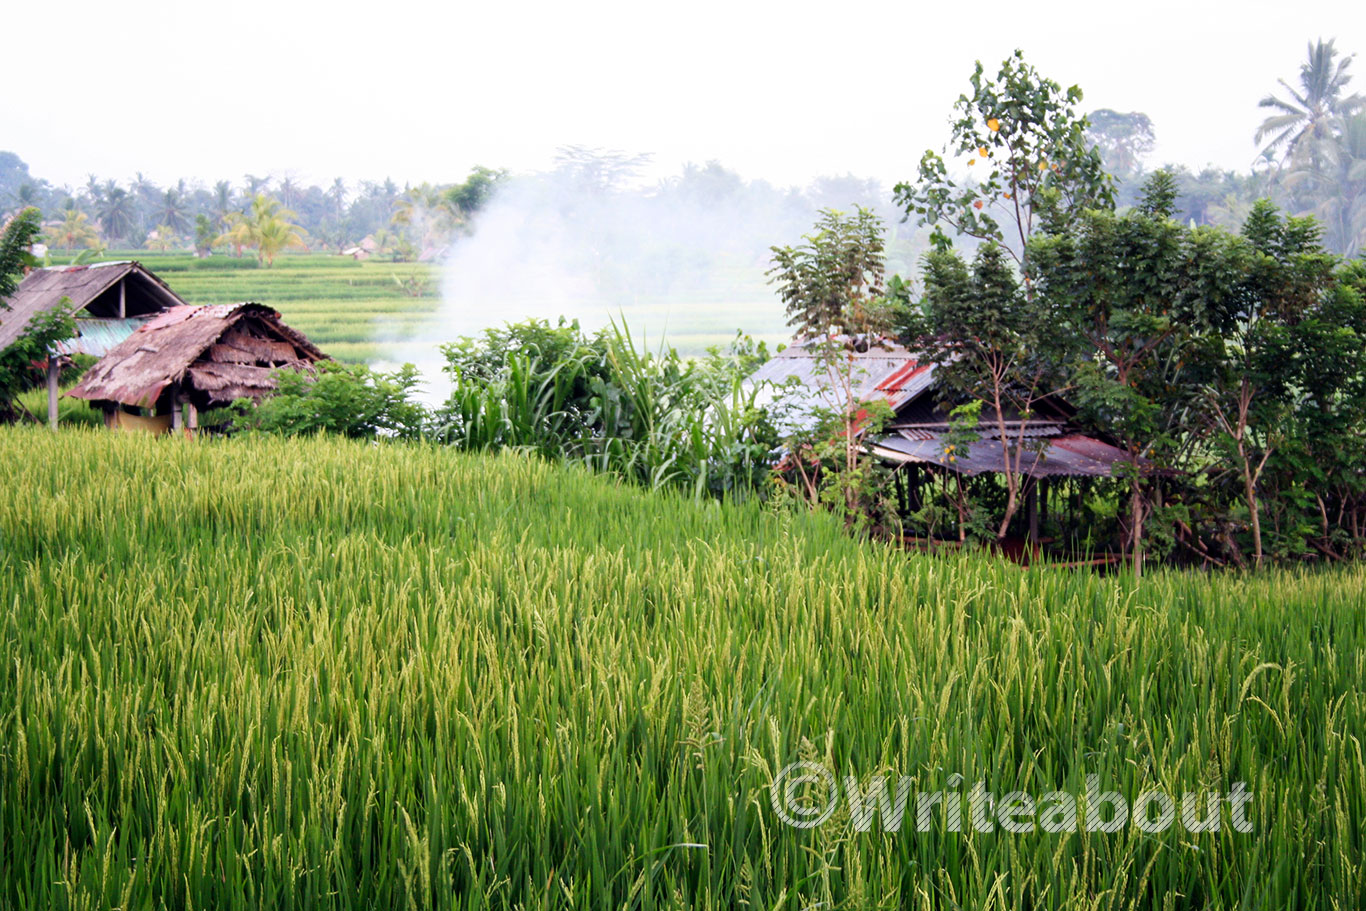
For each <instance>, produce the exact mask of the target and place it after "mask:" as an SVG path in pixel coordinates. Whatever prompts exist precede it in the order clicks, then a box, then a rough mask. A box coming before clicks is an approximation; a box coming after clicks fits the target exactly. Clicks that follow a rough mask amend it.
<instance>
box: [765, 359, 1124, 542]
mask: <svg viewBox="0 0 1366 911" xmlns="http://www.w3.org/2000/svg"><path fill="white" fill-rule="evenodd" d="M852 358H853V363H852V365H851V369H850V376H849V379H850V381H851V385H852V391H853V394H854V396H855V397H856V398H857V399H858V400H859V401H863V402H871V401H876V400H879V399H881V400H882V401H885V402H886V403H887V404H888V405H889V406H890V407H891V409H892V412H893V417H892V418H891V420H890V421H888V422H887V424H886V425H885V426H884V427H883V428H882V429H881V430H880V432H879V433H878V434H877V435H876V436H875V437H872V438H869V439H866V440H864V441H863V444H864V449H865V450H867V451H868V452H870V453H871V454H873V455H874V456H876V457H877V458H879V459H881V460H883V461H884V462H886V463H888V464H891V465H893V466H894V467H895V468H896V469H897V470H896V473H895V475H894V477H895V479H896V482H897V484H898V490H897V493H898V497H899V499H900V500H901V502H902V503H903V504H904V508H906V509H907V510H908V511H909V510H912V509H915V508H918V499H919V497H918V490H919V489H920V488H921V486H922V485H923V484H924V483H926V482H927V480H928V478H929V477H930V476H931V475H933V474H935V473H940V472H952V473H954V474H958V475H962V476H964V477H975V476H978V475H990V474H1003V473H1005V471H1006V470H1007V468H1006V462H1005V459H1006V454H1005V447H1003V446H1002V441H1001V427H1002V424H1004V428H1005V434H1006V442H1007V443H1008V444H1009V445H1010V447H1011V449H1012V463H1011V464H1012V468H1013V467H1014V465H1015V464H1016V456H1017V455H1018V465H1019V473H1020V475H1022V476H1024V477H1025V478H1027V479H1029V482H1030V483H1028V484H1027V486H1026V495H1027V498H1028V505H1027V510H1026V515H1025V521H1026V523H1027V525H1028V527H1029V535H1028V536H1029V538H1031V539H1037V537H1038V531H1037V528H1038V518H1039V516H1038V510H1039V502H1038V501H1039V500H1040V499H1044V500H1045V505H1046V497H1047V494H1048V490H1049V484H1048V480H1049V479H1059V480H1065V479H1073V480H1076V479H1085V478H1108V477H1113V476H1115V475H1116V467H1117V466H1119V465H1121V464H1122V463H1127V462H1129V460H1130V457H1129V454H1128V453H1126V452H1125V451H1124V450H1123V449H1120V448H1119V447H1117V446H1115V445H1113V443H1112V442H1110V441H1109V440H1106V439H1101V438H1100V437H1098V436H1096V435H1094V434H1087V433H1083V432H1082V430H1081V428H1079V427H1078V426H1077V425H1076V424H1075V423H1074V422H1073V420H1072V410H1071V409H1070V408H1069V407H1068V406H1067V405H1066V404H1065V403H1063V402H1061V401H1051V400H1045V401H1043V402H1040V403H1038V407H1037V411H1036V413H1035V414H1033V415H1031V416H1029V417H1028V418H1027V419H1025V418H1024V417H1023V416H1021V415H1019V414H1011V413H1007V414H1005V415H1004V418H1005V420H1004V422H1002V421H1000V420H998V416H997V415H996V413H995V411H993V410H992V409H991V408H989V407H984V408H983V409H982V413H981V415H980V417H979V421H978V425H977V428H976V433H977V434H978V435H979V440H978V441H977V442H975V443H972V444H971V445H970V446H968V447H967V449H966V450H959V451H956V452H953V453H952V454H950V452H949V451H948V445H949V444H948V435H949V433H950V431H951V429H952V427H951V422H950V416H949V413H948V412H949V407H946V406H945V404H944V403H943V402H942V401H941V400H940V396H939V393H938V390H936V388H935V382H934V374H935V365H934V364H932V363H920V362H918V361H917V360H916V358H915V356H914V354H913V353H912V352H911V351H909V350H908V349H906V348H904V347H902V346H900V345H897V344H895V343H893V342H891V341H890V340H886V339H883V340H877V341H875V342H874V343H872V344H870V345H867V346H863V347H862V350H856V351H854V352H852ZM750 380H751V382H765V381H766V382H768V383H771V384H774V385H775V386H776V387H782V386H783V385H784V384H788V385H789V386H790V387H795V388H789V390H788V391H787V392H786V393H785V394H782V395H781V396H780V397H781V398H782V399H783V402H784V404H785V405H786V408H785V409H784V410H785V412H786V414H787V415H788V419H789V421H790V422H792V423H794V424H801V423H803V422H804V419H806V418H809V417H810V416H811V415H812V414H813V413H814V412H815V410H816V409H818V408H821V407H827V408H830V407H836V406H837V404H838V397H839V394H838V392H836V393H835V394H834V395H832V394H830V392H829V389H830V387H831V378H830V377H829V376H828V375H827V371H826V369H825V366H824V363H823V361H822V360H821V358H819V357H818V356H817V352H816V351H815V350H813V347H812V346H810V345H807V344H803V343H800V342H799V343H797V344H794V345H791V346H789V347H788V348H786V349H784V350H783V351H781V352H779V353H778V354H777V355H775V356H774V357H773V358H772V359H770V360H769V361H767V362H766V363H765V364H764V365H763V366H762V367H760V368H759V369H758V371H756V372H755V373H754V374H753V376H751V378H750ZM827 399H828V401H827ZM1022 444H1023V445H1024V447H1025V451H1024V452H1020V451H1019V448H1018V447H1019V446H1020V445H1022Z"/></svg>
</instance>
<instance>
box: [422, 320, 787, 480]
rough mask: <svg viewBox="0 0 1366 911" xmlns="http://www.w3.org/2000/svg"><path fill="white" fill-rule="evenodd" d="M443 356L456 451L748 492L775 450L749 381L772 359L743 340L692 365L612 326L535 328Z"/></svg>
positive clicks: (533, 324) (454, 348)
mask: <svg viewBox="0 0 1366 911" xmlns="http://www.w3.org/2000/svg"><path fill="white" fill-rule="evenodd" d="M443 350H444V352H445V354H446V359H447V367H446V370H447V372H448V373H449V374H450V376H451V378H452V379H453V381H454V388H453V390H452V393H451V395H450V397H449V399H448V400H447V402H446V405H445V406H444V407H443V408H442V409H440V410H439V411H438V412H437V415H436V424H437V438H438V439H439V440H441V441H442V442H445V443H448V444H450V445H454V446H456V447H457V448H461V449H467V450H477V451H484V452H490V451H497V450H500V449H504V448H518V449H530V450H534V451H536V452H538V453H540V454H541V455H542V456H545V457H548V458H551V459H557V460H564V461H569V462H578V463H582V464H585V465H588V466H590V467H592V468H594V469H596V470H598V471H603V472H607V473H610V474H614V475H616V476H618V477H622V478H626V479H629V480H632V481H636V482H639V483H642V484H644V485H645V486H647V487H650V488H653V489H659V488H664V487H671V488H680V489H684V490H687V491H690V492H691V493H692V494H693V495H695V496H700V495H703V494H717V495H722V494H725V495H731V496H744V495H746V494H747V493H749V492H751V491H753V490H754V489H755V488H756V487H757V486H759V485H760V484H761V483H762V481H763V479H764V478H765V477H766V476H767V471H768V463H769V461H770V456H771V453H772V451H773V450H774V449H775V448H776V446H777V444H778V435H777V432H776V431H775V430H774V428H773V426H772V424H771V423H770V421H769V420H768V417H767V415H766V413H765V412H764V411H763V410H762V409H761V408H760V407H758V404H757V403H758V397H759V396H760V394H761V392H762V390H761V389H760V388H759V387H757V386H755V385H753V384H748V383H746V382H745V380H746V378H747V377H748V376H749V374H750V373H751V372H752V371H753V369H754V367H756V366H757V365H758V364H760V363H762V362H763V360H765V359H766V358H767V351H766V349H765V347H764V346H763V345H762V344H760V345H755V344H754V343H753V342H751V341H750V340H749V339H747V338H738V339H736V340H735V342H734V343H733V344H732V345H731V347H730V348H729V350H728V351H726V352H724V353H723V352H722V351H721V350H720V349H717V348H714V349H712V350H711V351H710V352H709V353H708V355H707V356H706V357H704V358H698V359H692V360H689V359H685V358H683V357H681V356H680V355H679V354H678V352H677V351H676V350H675V349H673V348H669V347H665V346H663V345H661V346H660V349H659V350H658V351H657V352H650V351H649V350H647V349H645V348H644V347H643V346H642V345H640V344H638V343H637V340H636V339H635V338H634V337H633V336H632V335H631V333H630V331H629V329H627V328H626V327H625V326H624V325H620V324H617V323H613V324H612V325H611V326H609V327H608V328H607V329H605V330H603V331H601V332H599V333H597V334H595V335H591V336H589V335H586V334H584V333H583V332H581V331H580V330H579V328H578V324H577V323H573V324H568V325H566V324H565V323H564V322H563V321H561V323H560V324H559V325H558V326H551V325H550V324H549V323H548V322H546V321H544V320H532V321H528V322H525V323H520V324H513V325H508V326H505V327H503V328H500V329H490V330H486V331H485V333H484V334H483V335H482V336H480V337H478V338H465V339H462V340H460V341H459V342H456V343H454V344H451V345H447V346H445V347H444V349H443Z"/></svg>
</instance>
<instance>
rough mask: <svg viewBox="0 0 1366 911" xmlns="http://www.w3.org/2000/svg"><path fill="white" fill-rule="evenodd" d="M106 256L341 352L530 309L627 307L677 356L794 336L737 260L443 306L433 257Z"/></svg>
mask: <svg viewBox="0 0 1366 911" xmlns="http://www.w3.org/2000/svg"><path fill="white" fill-rule="evenodd" d="M105 258H106V259H136V260H138V261H139V262H141V263H143V264H144V265H145V266H147V267H148V268H149V269H151V270H152V271H153V272H155V273H156V274H157V275H158V276H160V277H161V278H162V279H163V280H165V281H166V283H167V284H169V285H170V286H171V288H172V289H174V290H175V292H176V293H177V294H179V295H180V296H181V297H182V298H184V299H185V300H186V301H187V302H189V303H191V304H224V303H236V302H238V301H244V300H253V301H259V302H260V303H263V304H266V305H267V306H270V307H274V308H275V309H276V310H279V311H280V313H281V314H283V316H284V320H285V322H286V323H288V324H289V325H291V326H293V327H295V328H297V329H299V330H300V331H302V332H303V333H304V334H305V335H307V336H308V337H309V339H311V340H312V341H313V342H314V343H316V344H317V345H318V346H319V347H320V348H322V349H323V351H325V352H326V353H327V354H329V355H331V356H332V357H335V358H337V359H338V360H343V361H363V362H367V363H393V364H399V363H403V362H404V361H410V360H426V359H427V358H429V357H433V356H436V351H437V348H436V346H437V345H439V344H443V343H445V342H453V341H455V340H456V339H457V338H459V337H460V336H462V335H473V334H477V333H478V332H479V331H480V330H481V329H482V328H484V327H486V326H489V325H501V324H502V323H503V322H506V321H508V320H513V321H515V320H518V319H521V318H524V316H527V315H535V316H539V317H544V318H548V319H551V320H552V321H553V320H554V319H555V318H557V317H558V316H560V315H563V316H565V317H567V318H573V317H580V318H582V319H584V320H585V321H586V322H585V325H587V324H588V323H589V322H591V323H592V325H593V326H597V325H599V324H600V323H605V321H606V319H607V318H608V317H617V318H620V317H624V318H625V319H626V321H627V324H628V325H629V326H630V327H631V328H632V329H633V330H635V331H636V333H637V334H638V335H642V336H646V337H647V338H648V339H649V340H650V345H651V347H652V348H653V346H654V345H656V344H657V343H658V341H659V337H660V335H661V334H662V335H664V336H665V338H666V340H667V343H668V344H670V345H673V346H674V347H675V348H677V349H678V350H679V351H680V352H681V353H683V354H685V355H699V354H702V353H703V352H704V351H705V350H706V349H707V347H708V346H710V345H722V346H724V345H725V344H727V343H728V342H729V341H731V340H732V339H733V338H734V337H735V333H736V330H737V329H741V328H743V329H745V330H746V331H747V332H749V333H750V334H752V335H754V336H755V338H758V339H763V340H765V341H768V342H769V343H770V344H776V343H778V342H785V341H787V339H788V337H789V335H790V332H789V331H788V329H787V327H786V325H785V324H784V321H783V317H782V309H781V306H780V305H779V304H778V302H777V297H776V296H775V294H774V291H773V288H772V287H771V286H770V285H768V283H767V282H766V280H765V279H764V277H763V269H762V268H761V267H756V266H755V265H754V264H753V263H748V262H741V261H728V262H725V263H716V262H713V263H709V264H707V265H706V267H705V268H699V269H698V270H697V276H696V280H695V281H693V282H692V283H689V282H688V281H686V280H683V279H680V280H679V281H678V282H676V283H674V284H670V285H669V286H668V287H660V288H659V289H657V290H656V291H655V292H653V293H645V294H640V295H631V296H629V298H627V297H618V298H613V300H614V301H615V302H614V303H612V304H610V305H608V304H607V303H605V302H604V301H603V300H602V299H600V298H599V296H598V295H599V294H600V293H601V289H599V288H597V286H596V285H592V284H590V285H588V286H585V287H582V288H579V289H578V290H577V291H573V290H565V291H564V293H563V294H562V295H561V298H560V300H559V301H558V302H557V303H555V304H550V303H547V302H545V301H540V300H537V299H536V298H535V295H534V290H535V289H534V288H525V287H522V286H521V285H519V283H518V281H517V277H516V276H510V277H509V278H508V281H507V283H506V284H505V285H504V286H502V287H501V288H500V289H499V290H498V292H497V299H496V300H495V299H490V300H488V301H480V302H476V301H468V300H466V301H462V302H461V307H456V306H454V305H450V306H447V307H445V308H444V309H443V306H442V301H441V289H442V268H443V267H442V266H441V265H439V264H430V263H393V262H385V261H381V260H378V259H368V260H363V261H357V260H353V259H351V258H350V257H345V256H338V255H335V254H308V253H303V254H284V255H281V256H279V257H277V258H276V260H275V264H274V265H273V266H271V267H270V268H264V267H260V266H259V265H258V264H257V261H256V258H255V256H254V255H252V254H251V253H250V252H248V253H246V254H245V255H243V256H242V257H235V256H226V255H222V254H215V255H214V256H211V257H209V258H207V259H198V258H196V257H194V256H193V255H191V254H189V253H183V252H175V253H161V252H155V251H148V250H127V251H113V252H110V253H109V254H107V255H106V257H105ZM58 261H59V262H60V261H61V257H58ZM688 274H691V273H688ZM686 277H687V276H684V278H686ZM603 282H607V280H606V278H603ZM552 311H553V312H552Z"/></svg>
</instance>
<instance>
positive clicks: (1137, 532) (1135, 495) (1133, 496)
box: [1129, 461, 1143, 579]
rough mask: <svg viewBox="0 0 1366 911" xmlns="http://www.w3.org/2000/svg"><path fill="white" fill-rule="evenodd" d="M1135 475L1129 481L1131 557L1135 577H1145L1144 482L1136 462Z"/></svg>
mask: <svg viewBox="0 0 1366 911" xmlns="http://www.w3.org/2000/svg"><path fill="white" fill-rule="evenodd" d="M1134 472H1135V473H1134V476H1133V479H1132V480H1131V481H1130V482H1129V513H1130V517H1131V525H1132V528H1131V529H1130V550H1129V557H1130V559H1131V560H1132V561H1133V565H1134V578H1135V579H1142V578H1143V484H1142V480H1141V479H1140V478H1139V476H1138V473H1137V472H1138V463H1137V461H1135V462H1134Z"/></svg>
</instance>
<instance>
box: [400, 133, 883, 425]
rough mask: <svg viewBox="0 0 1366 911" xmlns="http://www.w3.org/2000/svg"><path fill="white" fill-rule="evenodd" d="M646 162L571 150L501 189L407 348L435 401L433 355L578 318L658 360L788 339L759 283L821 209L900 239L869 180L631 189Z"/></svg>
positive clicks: (768, 290) (703, 178)
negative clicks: (740, 340) (622, 329)
mask: <svg viewBox="0 0 1366 911" xmlns="http://www.w3.org/2000/svg"><path fill="white" fill-rule="evenodd" d="M640 162H641V159H640V158H635V159H631V158H626V157H625V156H622V155H620V154H618V153H601V152H592V151H586V150H582V149H571V150H568V151H567V152H566V153H565V154H564V155H563V156H562V158H561V160H560V166H559V167H558V168H557V169H556V170H554V171H552V172H549V173H545V174H537V175H531V176H527V177H519V178H514V179H512V180H509V181H508V182H507V183H506V184H505V185H504V186H502V187H501V188H500V189H499V191H498V192H497V194H496V195H495V196H494V198H493V199H492V200H491V201H490V202H489V203H488V205H487V206H486V207H485V208H484V209H483V210H481V211H480V212H479V213H478V215H477V217H476V219H475V221H474V224H473V225H472V226H471V228H472V230H471V231H470V233H469V235H468V236H461V237H459V238H458V239H457V240H456V241H455V242H454V244H453V245H452V246H451V248H450V250H449V252H448V254H447V257H446V260H445V263H444V266H443V270H442V287H441V297H442V301H441V306H440V310H439V315H438V318H437V319H436V320H434V321H433V322H431V323H430V324H429V326H430V328H429V329H428V330H426V331H424V332H423V333H422V335H421V336H419V337H413V338H408V339H406V340H405V342H407V343H408V344H407V345H405V353H404V359H406V360H411V361H413V362H414V363H417V364H418V366H419V367H420V368H422V371H423V374H424V376H425V377H426V379H427V381H428V385H429V386H431V387H432V388H431V389H430V390H429V394H430V395H431V397H433V398H439V397H440V396H441V395H442V394H444V383H442V382H441V381H440V379H439V370H440V366H441V364H442V360H441V358H440V355H439V351H438V347H439V345H440V344H442V343H445V342H450V341H453V340H455V339H456V338H458V337H460V336H464V335H475V334H478V333H479V331H480V330H482V329H484V328H488V327H492V326H499V325H502V324H503V323H507V322H515V321H520V320H525V319H529V318H540V319H547V320H550V321H551V322H552V323H553V322H554V321H555V320H557V319H558V318H559V317H565V318H566V319H569V320H574V319H577V320H578V321H579V323H580V325H582V326H583V327H584V328H585V329H588V330H594V329H598V328H601V327H603V326H606V325H607V324H608V323H609V321H611V320H616V321H617V322H618V323H621V322H623V321H624V322H625V324H626V325H627V326H628V327H629V328H630V330H631V332H632V334H633V335H634V336H635V337H636V339H637V341H638V342H642V341H643V342H644V343H646V344H648V345H649V346H650V347H651V348H652V349H653V348H654V347H656V346H657V345H658V344H659V343H660V341H661V340H663V341H664V342H665V343H666V344H668V345H671V346H673V347H675V348H677V349H678V350H679V351H680V352H681V353H684V354H700V353H702V352H703V351H704V350H705V349H706V348H707V347H708V346H709V345H715V344H720V345H724V344H725V343H726V342H728V341H729V340H730V339H731V338H733V337H734V336H735V333H736V331H737V330H739V331H743V332H744V333H746V334H748V335H752V336H754V337H755V338H756V339H762V340H765V341H768V342H770V343H776V342H781V341H786V340H787V338H788V335H789V333H788V330H787V327H786V325H785V319H784V315H783V311H782V305H781V302H780V301H779V300H778V297H777V294H776V293H775V289H774V288H773V286H772V285H770V284H769V283H768V279H767V277H766V275H765V273H766V271H767V270H768V269H769V267H770V259H771V252H770V247H771V246H773V245H775V244H776V245H785V244H791V243H796V242H797V241H799V240H800V237H801V235H802V234H803V233H806V232H809V231H810V230H811V226H812V224H813V223H814V221H815V219H816V217H817V213H818V210H819V209H820V208H822V207H826V206H832V207H835V208H839V209H842V210H846V211H848V210H850V209H852V208H853V206H854V205H863V206H868V207H872V208H874V209H876V210H877V211H879V213H880V214H882V215H883V216H884V218H886V220H887V222H888V228H889V233H891V234H893V235H895V234H896V232H897V230H898V227H900V231H901V232H902V233H904V232H905V226H898V223H897V216H896V214H895V213H894V212H893V211H892V209H891V200H890V194H889V193H887V192H885V191H884V190H883V188H882V187H880V186H879V185H878V184H877V182H875V181H866V180H860V179H857V178H853V177H846V178H827V179H824V180H820V181H817V182H816V183H814V184H813V185H812V186H811V187H809V188H807V189H806V190H779V189H776V188H774V187H773V186H771V185H770V184H767V183H765V182H763V181H745V180H744V179H742V178H741V177H740V176H739V175H737V174H735V173H733V172H731V171H728V170H726V169H725V168H723V167H721V166H720V165H719V164H716V163H715V162H713V163H710V164H708V165H706V166H700V167H699V166H688V167H686V168H685V169H684V170H683V172H682V173H681V174H680V175H678V176H676V177H673V178H670V179H666V180H663V181H660V182H659V183H657V184H655V185H653V186H649V187H641V186H639V185H635V186H632V185H631V179H632V171H633V170H634V168H635V166H636V165H638V164H639V163H640Z"/></svg>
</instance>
